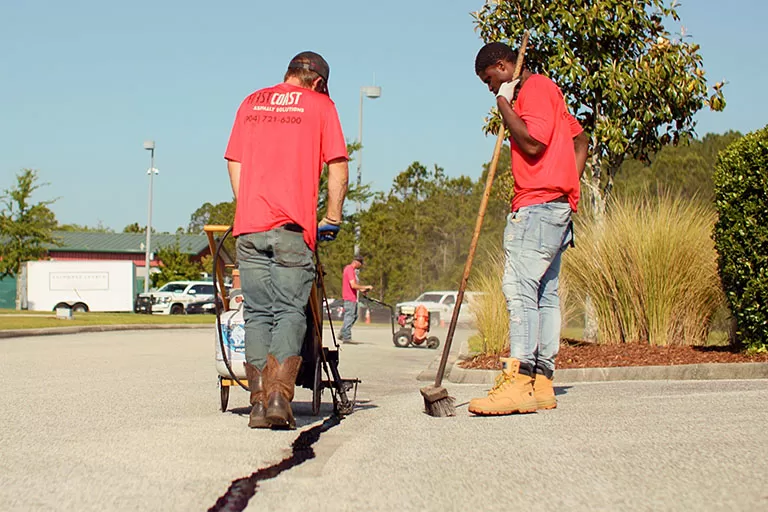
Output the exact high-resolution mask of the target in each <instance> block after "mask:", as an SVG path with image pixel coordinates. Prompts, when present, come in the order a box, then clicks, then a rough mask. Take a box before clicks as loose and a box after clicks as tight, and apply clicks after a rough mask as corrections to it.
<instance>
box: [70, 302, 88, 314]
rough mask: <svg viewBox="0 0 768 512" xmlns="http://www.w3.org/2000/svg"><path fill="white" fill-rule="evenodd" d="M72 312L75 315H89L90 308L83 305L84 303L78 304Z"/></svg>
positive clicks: (73, 307)
mask: <svg viewBox="0 0 768 512" xmlns="http://www.w3.org/2000/svg"><path fill="white" fill-rule="evenodd" d="M72 312H73V313H87V312H88V306H87V305H86V304H83V303H82V302H78V303H77V304H75V305H74V306H72Z"/></svg>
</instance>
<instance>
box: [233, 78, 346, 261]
mask: <svg viewBox="0 0 768 512" xmlns="http://www.w3.org/2000/svg"><path fill="white" fill-rule="evenodd" d="M224 158H226V159H227V160H232V161H235V162H240V164H241V169H240V188H239V193H238V198H237V208H236V210H235V226H234V229H233V234H234V236H238V235H242V234H246V233H259V232H262V231H269V230H270V229H274V228H276V227H279V226H282V225H284V224H291V223H293V224H298V225H299V226H301V227H302V228H303V229H304V241H306V242H307V245H308V246H309V247H310V249H312V250H314V248H315V240H316V238H317V195H318V186H319V182H320V173H321V172H322V170H323V163H327V162H329V161H331V160H334V159H337V158H348V155H347V144H346V142H345V141H344V134H343V133H342V131H341V123H340V122H339V115H338V113H337V112H336V105H335V104H334V103H333V101H331V99H330V98H329V97H328V96H326V95H325V94H321V93H318V92H315V91H313V90H311V89H305V88H302V87H297V86H295V85H290V84H287V83H281V84H278V85H276V86H274V87H268V88H266V89H261V90H259V91H256V92H254V93H253V94H251V95H250V96H248V97H247V98H245V100H244V101H243V103H242V104H241V105H240V108H239V110H238V111H237V116H236V117H235V124H234V126H233V127H232V134H231V135H230V137H229V144H228V145H227V151H226V153H225V154H224Z"/></svg>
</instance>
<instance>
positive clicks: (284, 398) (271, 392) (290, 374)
mask: <svg viewBox="0 0 768 512" xmlns="http://www.w3.org/2000/svg"><path fill="white" fill-rule="evenodd" d="M299 368H301V356H291V357H287V358H286V359H285V361H283V363H282V364H280V363H279V362H278V361H277V359H276V358H275V356H273V355H272V354H269V355H267V366H266V368H264V377H265V382H264V384H265V391H266V394H267V399H266V401H265V403H266V405H267V414H266V419H267V422H269V424H270V426H271V427H273V428H289V429H294V428H296V420H294V418H293V411H292V410H291V401H292V400H293V391H294V386H295V385H296V376H297V375H298V374H299Z"/></svg>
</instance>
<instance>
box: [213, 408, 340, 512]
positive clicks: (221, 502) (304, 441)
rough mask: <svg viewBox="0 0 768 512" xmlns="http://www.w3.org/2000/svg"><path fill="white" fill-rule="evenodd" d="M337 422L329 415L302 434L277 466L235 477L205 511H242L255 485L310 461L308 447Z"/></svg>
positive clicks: (313, 456) (336, 416) (253, 491)
mask: <svg viewBox="0 0 768 512" xmlns="http://www.w3.org/2000/svg"><path fill="white" fill-rule="evenodd" d="M339 423H341V418H340V417H339V416H338V415H336V414H333V415H331V416H329V417H328V418H326V419H325V421H323V423H321V424H320V425H316V426H314V427H312V428H310V429H307V430H305V431H303V432H302V433H301V434H299V437H297V438H296V440H295V441H294V442H293V444H292V445H291V448H292V449H293V454H292V455H291V456H290V457H286V458H285V459H283V460H281V461H280V462H278V463H277V464H273V465H271V466H269V467H266V468H261V469H259V470H257V471H256V472H254V473H251V476H247V477H245V478H238V479H237V480H235V481H233V482H232V484H231V485H230V486H229V489H227V492H226V493H224V494H223V495H222V496H221V497H220V498H219V499H218V500H216V504H214V505H213V506H212V507H211V508H209V509H208V512H240V511H242V510H245V507H247V506H248V501H249V500H250V499H251V498H252V497H253V495H254V494H256V489H257V488H258V486H259V482H261V481H263V480H269V479H271V478H275V477H277V476H278V475H279V474H280V473H282V472H283V471H287V470H289V469H291V468H294V467H296V466H298V465H299V464H302V463H304V462H306V461H308V460H310V459H314V458H315V450H314V449H313V448H312V445H313V444H315V443H316V442H317V440H318V439H320V434H322V433H323V432H326V431H328V430H330V429H331V428H333V427H335V426H336V425H338V424H339Z"/></svg>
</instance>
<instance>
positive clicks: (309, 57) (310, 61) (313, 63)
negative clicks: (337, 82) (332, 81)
mask: <svg viewBox="0 0 768 512" xmlns="http://www.w3.org/2000/svg"><path fill="white" fill-rule="evenodd" d="M288 69H308V70H310V71H314V72H315V73H317V74H318V75H320V77H321V78H322V79H323V82H324V83H323V85H322V87H321V88H320V90H319V92H322V93H323V94H328V77H329V76H330V74H331V67H330V66H329V65H328V63H327V62H326V61H325V59H324V58H323V57H322V56H321V55H320V54H318V53H315V52H309V51H307V52H301V53H300V54H298V55H296V56H295V57H294V58H292V59H291V62H290V63H289V64H288Z"/></svg>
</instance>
